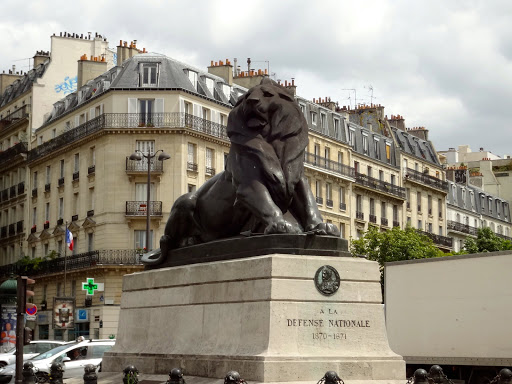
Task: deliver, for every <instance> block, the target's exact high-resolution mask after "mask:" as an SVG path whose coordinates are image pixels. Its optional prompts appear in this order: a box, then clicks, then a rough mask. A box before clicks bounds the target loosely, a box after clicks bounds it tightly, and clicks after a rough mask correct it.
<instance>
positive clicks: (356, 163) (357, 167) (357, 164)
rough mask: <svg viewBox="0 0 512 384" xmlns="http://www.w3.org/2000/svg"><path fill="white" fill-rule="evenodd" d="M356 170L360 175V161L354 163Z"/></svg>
mask: <svg viewBox="0 0 512 384" xmlns="http://www.w3.org/2000/svg"><path fill="white" fill-rule="evenodd" d="M354 170H355V171H356V173H359V161H354Z"/></svg>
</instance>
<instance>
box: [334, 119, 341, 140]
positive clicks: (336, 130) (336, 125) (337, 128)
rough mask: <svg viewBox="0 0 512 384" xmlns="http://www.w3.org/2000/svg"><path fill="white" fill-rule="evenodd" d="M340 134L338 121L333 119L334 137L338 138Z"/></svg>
mask: <svg viewBox="0 0 512 384" xmlns="http://www.w3.org/2000/svg"><path fill="white" fill-rule="evenodd" d="M339 134H340V121H339V119H334V137H336V138H337V137H339Z"/></svg>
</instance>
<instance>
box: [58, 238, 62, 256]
mask: <svg viewBox="0 0 512 384" xmlns="http://www.w3.org/2000/svg"><path fill="white" fill-rule="evenodd" d="M57 253H58V254H59V256H60V255H62V240H59V241H57Z"/></svg>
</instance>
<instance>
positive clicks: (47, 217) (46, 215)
mask: <svg viewBox="0 0 512 384" xmlns="http://www.w3.org/2000/svg"><path fill="white" fill-rule="evenodd" d="M44 219H45V220H46V221H50V203H46V205H45V210H44Z"/></svg>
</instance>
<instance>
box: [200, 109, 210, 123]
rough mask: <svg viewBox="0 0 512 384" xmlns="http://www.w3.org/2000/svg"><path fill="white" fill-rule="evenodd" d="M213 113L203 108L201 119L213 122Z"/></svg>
mask: <svg viewBox="0 0 512 384" xmlns="http://www.w3.org/2000/svg"><path fill="white" fill-rule="evenodd" d="M211 115H212V114H211V111H210V110H209V109H208V108H204V107H203V108H201V118H203V119H205V120H211Z"/></svg>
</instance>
